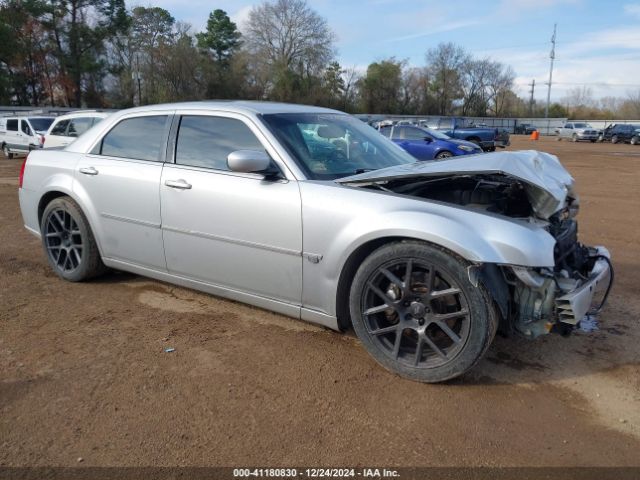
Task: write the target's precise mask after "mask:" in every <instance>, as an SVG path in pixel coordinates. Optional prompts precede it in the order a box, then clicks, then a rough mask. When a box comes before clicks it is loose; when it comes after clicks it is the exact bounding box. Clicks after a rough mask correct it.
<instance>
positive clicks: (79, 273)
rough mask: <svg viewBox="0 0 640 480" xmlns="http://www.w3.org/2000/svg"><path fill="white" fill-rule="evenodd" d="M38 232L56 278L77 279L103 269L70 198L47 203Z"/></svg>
mask: <svg viewBox="0 0 640 480" xmlns="http://www.w3.org/2000/svg"><path fill="white" fill-rule="evenodd" d="M40 231H41V234H42V246H43V248H44V251H45V254H46V256H47V260H48V262H49V265H50V266H51V268H52V269H53V271H54V272H55V273H56V274H57V275H58V276H59V277H61V278H63V279H65V280H69V281H71V282H79V281H82V280H88V279H90V278H93V277H95V276H97V275H100V274H101V273H103V272H104V271H105V270H106V267H105V266H104V264H103V263H102V259H101V258H100V252H99V251H98V246H97V244H96V241H95V238H94V236H93V233H92V232H91V228H90V227H89V222H88V221H87V219H86V217H85V215H84V213H82V210H81V209H80V207H79V206H78V205H77V204H76V203H75V202H74V201H73V200H72V199H71V198H69V197H59V198H56V199H54V200H52V201H51V202H50V203H49V205H47V207H46V208H45V210H44V213H43V214H42V221H41V223H40Z"/></svg>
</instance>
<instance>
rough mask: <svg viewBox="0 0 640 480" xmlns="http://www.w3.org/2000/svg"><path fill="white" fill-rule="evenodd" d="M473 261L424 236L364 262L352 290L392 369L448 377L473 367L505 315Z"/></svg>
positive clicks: (369, 338)
mask: <svg viewBox="0 0 640 480" xmlns="http://www.w3.org/2000/svg"><path fill="white" fill-rule="evenodd" d="M468 266H469V265H468V264H467V263H466V262H464V261H462V260H460V259H458V258H456V257H454V256H453V255H451V254H449V253H448V252H446V251H445V250H443V249H441V248H439V247H436V246H431V245H428V244H425V243H421V242H413V241H406V242H399V243H392V244H387V245H384V246H383V247H381V248H379V249H378V250H376V251H375V252H373V253H372V254H371V255H370V256H369V257H368V258H367V259H366V260H365V261H364V262H363V263H362V265H361V266H360V268H359V269H358V272H357V273H356V275H355V277H354V280H353V284H352V286H351V292H350V312H351V319H352V324H353V328H354V330H355V332H356V334H357V335H358V337H359V338H360V340H361V341H362V343H363V345H364V346H365V348H366V349H367V351H368V352H369V353H370V354H371V355H372V356H373V357H374V358H375V359H376V360H377V361H378V362H379V363H380V364H381V365H382V366H384V367H385V368H387V369H389V370H391V371H393V372H395V373H397V374H399V375H401V376H403V377H406V378H409V379H412V380H417V381H421V382H429V383H431V382H441V381H445V380H448V379H451V378H454V377H457V376H459V375H462V374H463V373H464V372H466V371H467V370H469V369H470V368H471V367H473V366H474V365H475V364H476V363H477V362H478V361H479V360H480V358H481V357H482V355H483V354H484V353H485V351H486V350H487V348H488V347H489V345H490V344H491V342H492V340H493V338H494V336H495V332H496V328H497V316H496V312H495V310H494V308H493V303H492V301H491V298H490V297H489V296H488V294H487V293H486V291H485V290H484V287H483V286H482V285H481V284H480V285H478V286H474V285H473V284H472V283H471V282H470V281H469V276H468V273H467V267H468Z"/></svg>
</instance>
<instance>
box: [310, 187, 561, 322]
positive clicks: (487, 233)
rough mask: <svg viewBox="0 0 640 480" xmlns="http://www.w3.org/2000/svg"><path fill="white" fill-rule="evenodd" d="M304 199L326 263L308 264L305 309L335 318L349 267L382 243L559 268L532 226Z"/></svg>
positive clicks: (452, 209) (354, 195)
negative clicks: (357, 255) (401, 241)
mask: <svg viewBox="0 0 640 480" xmlns="http://www.w3.org/2000/svg"><path fill="white" fill-rule="evenodd" d="M301 193H302V196H303V226H304V235H303V243H304V251H305V252H306V253H313V254H318V255H320V256H322V261H321V262H319V263H317V264H313V265H312V264H309V263H307V262H305V264H304V267H303V277H304V281H303V285H304V288H303V305H304V306H307V307H309V308H314V309H318V310H320V311H322V312H325V313H328V314H330V315H335V298H336V291H337V284H338V279H339V278H340V274H341V272H342V269H343V268H344V266H345V264H346V263H347V260H348V259H349V258H350V256H351V255H352V254H353V253H354V252H356V251H357V250H358V249H359V248H360V247H362V246H363V245H365V244H367V243H369V242H372V241H376V240H379V239H385V238H409V239H415V240H422V241H425V242H430V243H433V244H436V245H439V246H442V247H443V248H446V249H448V250H450V251H452V252H454V253H456V254H457V255H459V256H461V257H462V258H465V259H467V260H468V261H470V262H474V263H492V264H510V265H521V266H528V267H545V266H548V267H552V266H553V265H554V258H553V248H554V246H555V240H554V238H553V237H552V236H551V235H550V234H549V233H548V232H547V231H546V230H544V229H543V228H542V227H541V226H540V225H537V224H532V223H529V222H527V221H522V220H515V219H510V218H507V217H502V216H499V215H495V214H488V213H483V212H480V211H477V210H471V209H468V208H464V207H459V206H454V205H450V204H445V203H440V202H433V201H425V200H419V199H413V198H408V197H404V196H401V195H395V194H387V193H381V192H377V191H372V190H368V189H366V188H362V187H340V186H336V187H335V188H331V187H329V186H327V185H326V184H325V185H322V186H321V185H318V184H310V183H306V182H302V183H301Z"/></svg>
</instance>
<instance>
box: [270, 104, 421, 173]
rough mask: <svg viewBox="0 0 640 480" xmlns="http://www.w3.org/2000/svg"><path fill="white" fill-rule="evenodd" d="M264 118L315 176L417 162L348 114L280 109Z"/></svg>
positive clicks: (295, 156) (280, 139)
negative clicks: (291, 111) (287, 111)
mask: <svg viewBox="0 0 640 480" xmlns="http://www.w3.org/2000/svg"><path fill="white" fill-rule="evenodd" d="M261 118H262V120H263V121H264V122H265V124H266V125H267V127H268V128H269V129H270V130H271V132H272V133H273V134H274V135H275V136H276V137H277V138H278V140H279V141H280V143H281V144H282V145H283V146H284V147H285V148H286V149H287V150H288V151H289V154H290V155H291V156H292V157H293V159H294V160H295V161H296V163H297V164H298V165H299V166H300V168H301V169H302V170H303V171H304V172H305V174H306V175H307V177H308V178H310V179H313V180H333V179H336V178H341V177H346V176H348V175H353V174H356V173H362V172H365V171H369V170H377V169H379V168H385V167H391V166H395V165H402V164H409V163H414V162H415V159H414V158H413V157H412V156H411V155H409V154H408V153H406V152H405V151H404V150H403V149H402V148H400V147H398V146H397V145H396V144H395V143H393V142H391V141H389V139H387V138H385V137H384V136H383V135H380V134H379V133H378V132H377V131H376V130H375V129H373V128H371V127H370V126H368V125H367V124H365V123H363V122H361V121H360V120H358V119H356V118H354V117H351V116H349V115H345V114H334V113H278V114H268V115H262V116H261ZM312 125H313V127H311V126H312ZM309 131H313V132H314V133H313V134H311V133H308V132H309Z"/></svg>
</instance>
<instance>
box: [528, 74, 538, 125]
mask: <svg viewBox="0 0 640 480" xmlns="http://www.w3.org/2000/svg"><path fill="white" fill-rule="evenodd" d="M529 86H530V87H531V90H529V93H531V98H530V99H529V116H530V117H533V92H535V90H536V79H535V78H534V79H533V80H531V83H530V84H529Z"/></svg>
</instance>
